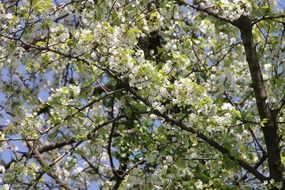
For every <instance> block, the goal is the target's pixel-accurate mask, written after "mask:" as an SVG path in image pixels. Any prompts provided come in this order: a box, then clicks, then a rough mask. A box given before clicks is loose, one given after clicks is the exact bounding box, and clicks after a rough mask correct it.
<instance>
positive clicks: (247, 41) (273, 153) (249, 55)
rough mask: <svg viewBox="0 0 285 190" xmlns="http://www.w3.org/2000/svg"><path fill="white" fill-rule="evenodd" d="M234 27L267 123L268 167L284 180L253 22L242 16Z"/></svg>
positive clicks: (275, 129)
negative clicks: (258, 56)
mask: <svg viewBox="0 0 285 190" xmlns="http://www.w3.org/2000/svg"><path fill="white" fill-rule="evenodd" d="M234 25H235V26H236V27H238V28H239V29H240V32H241V38H242V41H243V46H244V49H245V54H246V60H247V63H248V66H249V70H250V75H251V79H252V85H253V89H254V94H255V99H256V105H257V109H258V113H259V116H260V120H261V121H264V122H265V125H264V127H262V131H263V134H264V139H265V144H266V148H267V152H268V165H269V171H270V177H271V178H273V179H274V180H275V181H281V180H282V178H283V177H282V165H281V157H280V153H279V137H278V134H277V130H278V127H277V122H276V117H275V114H273V112H272V111H271V109H270V107H269V105H268V102H267V94H266V89H265V85H264V82H263V77H262V72H261V68H260V65H259V62H258V58H257V52H256V47H255V44H254V41H253V35H252V25H253V23H252V20H251V19H250V18H249V17H247V16H241V17H240V18H239V19H237V20H236V21H234Z"/></svg>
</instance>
